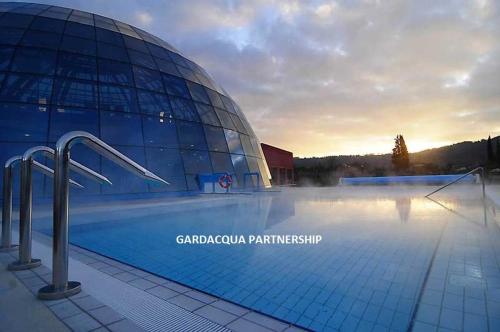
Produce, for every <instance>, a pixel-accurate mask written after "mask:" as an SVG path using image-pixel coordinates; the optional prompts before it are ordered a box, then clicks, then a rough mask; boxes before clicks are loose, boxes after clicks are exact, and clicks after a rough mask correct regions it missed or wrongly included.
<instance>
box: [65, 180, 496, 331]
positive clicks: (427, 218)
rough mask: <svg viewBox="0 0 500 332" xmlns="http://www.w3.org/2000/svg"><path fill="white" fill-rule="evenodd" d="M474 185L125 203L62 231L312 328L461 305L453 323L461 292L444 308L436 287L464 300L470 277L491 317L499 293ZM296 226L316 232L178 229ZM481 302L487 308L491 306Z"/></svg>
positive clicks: (393, 324) (355, 325) (371, 326)
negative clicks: (433, 296) (193, 240)
mask: <svg viewBox="0 0 500 332" xmlns="http://www.w3.org/2000/svg"><path fill="white" fill-rule="evenodd" d="M471 188H472V189H471V190H465V191H464V190H463V188H460V189H458V190H456V191H453V190H451V191H449V192H448V193H446V194H439V195H436V202H434V201H431V200H429V199H426V198H424V197H423V196H424V194H425V193H426V192H428V191H429V187H417V188H415V187H414V188H411V189H407V188H385V189H380V190H379V189H376V190H375V189H367V188H364V189H363V188H360V187H357V188H327V189H317V188H315V189H289V190H285V191H283V192H280V193H259V194H254V195H232V196H228V198H227V199H218V200H199V201H193V202H191V203H187V204H179V205H169V206H161V207H154V206H152V207H149V208H147V209H144V208H143V209H126V208H122V209H116V210H115V211H109V212H108V213H106V214H105V215H102V214H97V213H94V214H93V213H90V214H79V215H75V216H73V217H72V220H71V227H70V241H71V242H72V243H73V244H76V245H78V246H81V247H83V248H86V249H88V250H92V251H95V252H98V253H100V254H102V255H105V256H108V257H111V258H113V259H116V260H119V261H122V262H125V263H127V264H130V265H133V266H135V267H138V268H141V269H144V270H146V271H149V272H151V273H155V274H158V275H160V276H163V277H166V278H169V279H172V280H174V281H177V282H180V283H183V284H186V285H188V286H191V287H193V288H196V289H199V290H202V291H204V292H207V293H209V294H212V295H215V296H218V297H221V298H223V299H226V300H229V301H232V302H235V303H237V304H240V305H243V306H246V307H248V308H251V309H254V310H256V311H259V312H262V313H265V314H268V315H270V316H273V317H276V318H279V319H282V320H284V321H287V322H291V323H295V324H297V325H299V326H302V327H306V328H310V329H313V330H317V331H330V330H332V331H333V330H348V331H354V330H360V331H372V330H392V331H406V330H407V329H408V328H409V327H410V326H415V327H416V326H424V325H423V324H430V325H434V326H436V327H438V326H439V327H448V328H450V327H449V326H447V319H448V316H449V314H450V313H448V311H446V310H454V312H451V314H454V313H455V314H456V315H457V314H461V323H460V324H461V325H460V328H459V330H462V329H463V328H464V326H465V324H466V322H465V318H464V317H465V315H466V314H467V311H466V308H465V304H464V305H462V306H461V307H460V308H456V307H455V308H454V309H450V308H448V306H447V305H446V304H445V297H446V294H447V293H448V290H450V292H451V293H452V294H454V295H456V296H458V295H457V294H456V293H457V292H459V293H460V292H461V293H460V294H462V295H461V296H462V297H461V299H462V302H464V303H465V298H466V291H467V290H469V292H470V290H471V289H472V290H477V292H475V293H473V294H475V295H476V296H477V293H478V292H479V293H481V294H483V298H484V301H485V314H484V319H485V320H486V327H487V328H490V327H491V326H492V323H491V319H492V318H493V319H496V315H497V314H495V312H494V310H495V308H499V307H500V306H498V307H495V306H496V305H497V303H498V304H500V296H498V295H499V294H500V293H498V294H497V293H495V292H496V289H498V290H500V269H499V265H498V262H500V260H499V258H500V257H498V256H497V255H499V253H500V250H498V249H499V248H498V244H500V232H499V229H498V224H497V222H496V220H495V219H494V218H493V216H492V213H491V211H492V210H491V209H490V208H488V210H487V211H486V212H487V214H488V216H489V219H490V220H489V221H488V220H487V221H486V223H485V220H484V212H485V211H484V206H483V204H482V202H481V200H480V199H479V198H480V192H479V189H478V188H476V187H471ZM462 233H464V234H466V237H469V238H471V237H474V239H477V241H480V242H481V243H480V244H478V245H479V246H480V248H479V249H477V248H475V247H474V245H475V244H474V245H472V244H470V243H468V244H467V246H465V247H461V246H455V245H453V246H450V245H449V243H455V242H456V241H457V239H459V240H460V239H462V238H461V236H462V235H461V234H462ZM301 234H302V235H317V234H319V235H321V237H322V239H321V241H320V242H319V243H318V244H294V245H285V244H266V245H264V244H239V245H236V244H235V245H224V244H220V245H216V244H205V245H194V244H178V243H177V242H176V238H177V237H178V236H179V235H184V236H186V235H205V236H209V235H212V236H216V235H231V236H240V235H242V236H245V237H246V236H249V235H301ZM457 234H458V235H457ZM450 241H451V242H450ZM483 247H484V249H483ZM469 249H470V252H469V251H468V250H469ZM478 250H479V252H478ZM481 250H482V251H481ZM446 255H448V256H446ZM483 255H485V257H486V258H484V257H483ZM443 257H444V258H443ZM446 257H448V258H447V259H445V258H446ZM450 257H451V258H450ZM495 262H496V263H495ZM457 264H463V266H464V267H463V270H464V272H463V273H462V272H461V271H455V270H453V269H452V268H455V265H457ZM485 264H486V265H485ZM488 264H490V265H488ZM495 264H496V265H495ZM469 265H470V266H472V267H476V275H472V276H470V275H469V274H467V273H466V266H469ZM486 268H487V270H488V273H489V276H487V275H488V273H484V271H483V270H484V269H486ZM495 268H496V270H495ZM456 269H458V268H456ZM443 271H444V272H443ZM450 271H451V272H450ZM443 273H444V275H443ZM441 279H444V281H443V282H442V283H441V286H439V287H440V289H438V290H437V291H439V292H440V294H441V300H440V301H439V303H434V304H432V305H434V306H435V308H434V309H435V310H437V312H438V318H437V321H435V322H426V318H425V317H421V315H420V312H421V311H422V308H426V306H427V305H431V304H429V303H428V301H427V296H428V294H427V293H428V291H429V290H430V291H436V290H435V289H433V288H432V286H433V283H435V282H437V281H436V280H441ZM429 287H431V288H429ZM439 287H437V288H439ZM488 287H489V288H488ZM428 288H429V289H428ZM457 288H459V290H457ZM490 290H492V294H493V295H491V294H489V292H490ZM496 297H498V299H497V298H496ZM472 298H474V297H472ZM490 300H491V301H490ZM426 301H427V302H426ZM488 301H489V302H488ZM497 301H498V302H497ZM490 302H491V303H490ZM488 303H490V306H491V307H492V309H489V307H488ZM417 306H418V308H419V310H420V311H419V313H418V314H417V312H416V309H417ZM431 309H432V308H431ZM488 310H490V311H491V310H493V312H492V313H491V314H489V315H488ZM498 314H500V311H499V313H498ZM446 315H448V316H446ZM455 318H456V317H455ZM498 318H499V321H500V317H498ZM455 320H457V319H455ZM450 324H454V323H453V322H451V323H450ZM488 324H489V325H488ZM430 325H429V326H430ZM475 326H477V324H476V325H475Z"/></svg>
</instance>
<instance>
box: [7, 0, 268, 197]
mask: <svg viewBox="0 0 500 332" xmlns="http://www.w3.org/2000/svg"><path fill="white" fill-rule="evenodd" d="M71 130H85V131H88V132H90V133H92V134H94V135H96V136H98V137H100V138H101V139H103V140H104V141H105V142H107V143H109V144H111V145H112V146H114V147H116V148H117V149H118V150H120V151H121V152H123V153H125V154H126V155H128V156H129V157H131V158H133V159H134V160H136V161H138V162H139V163H141V164H142V165H144V166H146V167H147V168H148V169H150V170H152V171H153V172H155V173H157V174H159V175H160V176H162V177H163V178H165V179H167V180H168V181H169V182H171V183H172V185H171V186H166V187H153V186H151V185H148V184H145V183H144V182H141V180H138V179H134V178H133V176H131V175H129V174H126V172H124V171H121V170H119V168H117V167H116V166H114V165H112V164H111V163H109V162H108V161H106V160H102V159H100V158H99V157H98V156H97V155H95V154H94V153H93V152H91V151H88V150H86V148H84V147H82V148H80V147H78V148H77V149H76V150H75V152H74V153H73V158H74V159H76V160H78V161H80V162H82V163H85V164H86V165H89V166H91V167H93V168H94V169H95V170H97V171H100V172H102V174H104V175H106V176H108V177H109V178H110V179H111V181H112V182H113V183H114V186H112V187H104V186H102V187H100V186H98V185H94V184H90V183H89V182H88V181H85V180H84V179H80V178H78V176H77V175H76V176H75V178H78V179H79V180H80V181H82V182H84V184H85V185H86V187H87V190H84V191H82V192H81V193H82V194H83V193H85V194H89V193H90V194H99V193H100V194H124V193H125V194H126V193H142V192H162V191H186V190H199V186H198V183H197V180H196V176H197V175H198V174H199V173H211V172H229V173H232V174H234V175H235V184H236V185H238V183H239V184H240V185H241V183H242V181H243V175H244V173H248V172H258V173H260V174H261V177H260V178H261V181H263V182H262V183H261V185H269V179H268V171H267V166H266V165H265V160H264V157H263V154H262V150H261V149H260V144H259V142H258V140H257V138H256V136H255V134H254V132H253V130H252V128H251V127H250V125H249V123H248V121H247V120H246V118H245V116H244V115H243V113H242V112H241V110H240V108H239V107H238V105H236V103H235V102H234V101H233V100H232V99H231V98H230V97H229V96H228V95H227V93H226V92H225V91H224V90H223V89H222V88H221V87H219V86H218V85H217V84H216V83H215V82H214V81H213V80H212V79H211V78H210V76H209V75H208V74H207V73H206V71H205V70H204V69H203V68H201V67H200V66H198V65H197V64H195V63H194V62H192V61H190V60H189V59H186V58H185V57H183V56H182V55H180V54H179V52H178V51H177V50H176V49H175V48H173V47H172V46H171V45H169V44H168V43H166V42H165V41H163V40H161V39H159V38H158V37H155V36H153V35H151V34H149V33H147V32H145V31H143V30H141V29H138V28H136V27H133V26H130V25H128V24H126V23H123V22H119V21H116V20H112V19H110V18H106V17H102V16H99V15H95V14H91V13H87V12H82V11H79V10H72V9H68V8H62V7H56V6H48V5H41V4H30V3H0V162H2V164H3V163H4V162H5V160H6V159H7V158H9V157H10V156H12V155H13V154H19V153H22V152H23V151H24V150H25V149H26V148H28V147H30V146H34V145H39V144H43V145H48V146H54V144H55V142H56V141H57V139H58V138H59V137H60V136H61V135H62V134H63V133H65V132H68V131H71ZM37 181H38V182H39V183H36V184H35V186H37V187H38V189H37V191H36V193H37V194H41V195H50V192H51V190H50V187H51V185H50V182H49V180H43V179H42V178H37ZM75 193H76V192H75Z"/></svg>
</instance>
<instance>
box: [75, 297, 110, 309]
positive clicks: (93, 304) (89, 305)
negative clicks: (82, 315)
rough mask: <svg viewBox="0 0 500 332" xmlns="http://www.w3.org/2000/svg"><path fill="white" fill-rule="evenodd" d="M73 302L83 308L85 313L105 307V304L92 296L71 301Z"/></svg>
mask: <svg viewBox="0 0 500 332" xmlns="http://www.w3.org/2000/svg"><path fill="white" fill-rule="evenodd" d="M71 301H73V302H74V303H75V304H76V305H77V306H79V307H80V308H82V309H83V310H85V311H89V310H92V309H95V308H99V307H102V306H104V304H102V303H101V302H99V301H97V300H96V299H95V298H94V297H92V296H85V297H81V298H76V299H71Z"/></svg>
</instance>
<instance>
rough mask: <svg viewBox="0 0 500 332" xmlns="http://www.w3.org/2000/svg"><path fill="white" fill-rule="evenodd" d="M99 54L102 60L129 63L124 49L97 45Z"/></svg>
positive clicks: (103, 44)
mask: <svg viewBox="0 0 500 332" xmlns="http://www.w3.org/2000/svg"><path fill="white" fill-rule="evenodd" d="M97 54H98V55H99V56H100V57H102V58H106V59H113V60H118V61H123V62H129V59H128V54H127V51H126V50H125V49H124V48H123V47H118V46H113V45H111V44H106V43H97Z"/></svg>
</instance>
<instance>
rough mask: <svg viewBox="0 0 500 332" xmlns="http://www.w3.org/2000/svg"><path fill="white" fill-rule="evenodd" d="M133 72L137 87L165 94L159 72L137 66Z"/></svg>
mask: <svg viewBox="0 0 500 332" xmlns="http://www.w3.org/2000/svg"><path fill="white" fill-rule="evenodd" d="M133 71H134V77H135V85H136V87H138V88H142V89H146V90H153V91H157V92H163V84H162V82H161V76H160V73H159V72H157V71H153V70H149V69H146V68H141V67H136V66H133Z"/></svg>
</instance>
